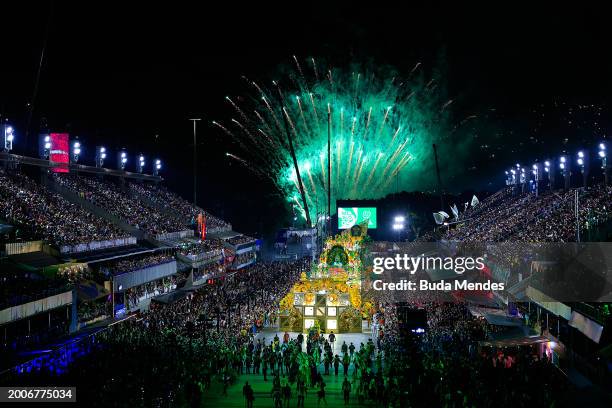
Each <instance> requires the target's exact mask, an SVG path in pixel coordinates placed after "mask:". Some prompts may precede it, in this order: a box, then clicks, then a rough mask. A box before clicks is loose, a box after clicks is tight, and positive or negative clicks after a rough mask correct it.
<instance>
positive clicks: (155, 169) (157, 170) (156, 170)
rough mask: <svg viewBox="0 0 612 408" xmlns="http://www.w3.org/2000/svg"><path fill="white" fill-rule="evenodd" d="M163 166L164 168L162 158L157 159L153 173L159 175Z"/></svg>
mask: <svg viewBox="0 0 612 408" xmlns="http://www.w3.org/2000/svg"><path fill="white" fill-rule="evenodd" d="M161 168H162V164H161V160H159V159H156V160H155V165H154V166H153V175H154V176H159V171H160V170H161Z"/></svg>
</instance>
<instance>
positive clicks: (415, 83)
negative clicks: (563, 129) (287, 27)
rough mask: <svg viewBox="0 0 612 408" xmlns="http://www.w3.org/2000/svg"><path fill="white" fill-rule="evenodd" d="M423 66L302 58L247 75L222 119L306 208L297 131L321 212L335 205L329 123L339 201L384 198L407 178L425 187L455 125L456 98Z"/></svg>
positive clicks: (312, 196) (260, 167) (250, 163)
mask: <svg viewBox="0 0 612 408" xmlns="http://www.w3.org/2000/svg"><path fill="white" fill-rule="evenodd" d="M419 65H420V64H417V65H416V66H415V68H414V69H413V70H412V71H411V72H410V73H409V74H408V75H406V76H405V77H401V76H400V75H399V74H398V73H397V72H395V71H394V70H393V69H389V68H384V69H374V68H372V67H364V66H352V67H351V68H350V69H348V70H343V69H337V68H336V69H331V68H323V67H322V66H319V65H318V63H317V62H316V61H315V60H314V59H309V60H307V61H306V62H305V63H302V64H300V63H299V62H298V60H297V59H296V58H295V57H294V66H295V68H293V69H284V71H283V74H282V75H281V77H282V80H277V81H272V83H271V84H269V85H268V86H264V85H261V84H260V83H257V82H255V81H252V80H249V79H247V78H244V77H243V79H244V80H245V81H246V83H247V87H248V88H249V92H248V94H247V96H237V97H226V99H227V102H228V103H229V104H230V105H231V107H232V108H233V110H234V112H235V117H234V118H232V119H231V120H230V121H229V122H227V123H220V122H216V121H215V122H213V124H214V125H215V126H217V127H218V128H220V129H221V130H222V131H223V132H225V133H226V134H227V135H229V136H231V137H232V138H233V139H234V141H235V142H236V143H237V144H238V146H239V148H240V149H241V150H242V153H239V155H235V154H230V153H228V156H230V157H231V158H233V159H235V160H238V161H239V162H241V163H242V164H243V165H245V166H247V167H248V168H250V169H251V170H252V171H254V172H256V173H257V174H259V175H261V176H264V177H270V178H272V180H273V181H274V183H275V185H276V186H277V187H278V189H279V191H281V192H282V193H283V195H284V196H285V197H286V198H287V200H288V201H290V202H292V203H294V204H295V205H296V206H297V207H298V208H300V209H301V211H302V215H305V214H304V209H303V205H302V200H301V199H300V194H299V189H298V180H297V176H296V171H295V167H294V164H293V161H292V158H291V155H290V153H289V149H288V143H287V140H288V139H287V132H291V136H292V138H293V143H294V148H295V153H296V157H297V160H298V165H299V170H300V176H301V179H302V182H303V185H304V189H305V194H306V199H307V202H308V208H309V211H310V213H311V214H310V215H311V218H312V219H314V218H315V216H316V214H318V213H323V212H325V211H326V206H327V204H326V203H327V180H328V172H329V170H328V143H327V141H328V129H329V131H330V133H331V166H330V167H331V173H330V174H331V196H332V206H335V201H336V199H368V198H371V199H375V198H380V197H384V196H385V195H387V194H389V193H391V192H393V191H395V188H396V185H395V184H396V183H395V182H396V181H397V180H401V181H402V188H404V189H410V188H423V186H424V185H426V182H425V180H427V182H429V180H431V179H432V177H431V175H430V174H429V173H430V172H431V170H432V166H431V161H432V160H431V154H432V153H431V151H432V150H431V144H432V142H433V141H434V140H436V141H439V140H442V139H444V135H445V134H447V133H448V131H447V129H448V115H449V113H448V111H449V105H451V103H452V100H448V99H447V98H445V95H444V89H443V88H444V87H443V86H441V85H440V79H439V78H436V77H434V78H426V77H425V74H424V73H422V71H421V70H420V69H419ZM283 116H284V117H283ZM285 120H286V121H287V126H286V125H285ZM244 155H247V156H248V160H245V159H243V158H241V157H240V156H242V157H247V156H244ZM334 211H335V208H332V213H333V212H334Z"/></svg>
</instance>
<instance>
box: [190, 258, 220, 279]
mask: <svg viewBox="0 0 612 408" xmlns="http://www.w3.org/2000/svg"><path fill="white" fill-rule="evenodd" d="M224 272H225V265H224V264H223V263H221V262H213V263H211V264H208V265H206V266H204V267H201V268H197V269H195V270H194V271H193V281H194V282H196V281H198V280H200V279H202V278H203V277H213V278H214V277H215V276H218V275H221V274H223V273H224Z"/></svg>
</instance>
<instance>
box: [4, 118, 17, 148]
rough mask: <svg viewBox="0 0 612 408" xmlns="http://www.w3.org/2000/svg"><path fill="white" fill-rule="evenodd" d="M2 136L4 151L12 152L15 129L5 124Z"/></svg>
mask: <svg viewBox="0 0 612 408" xmlns="http://www.w3.org/2000/svg"><path fill="white" fill-rule="evenodd" d="M2 133H3V134H4V151H6V152H10V151H11V150H13V141H14V140H15V129H13V127H12V126H11V125H8V124H5V125H4V126H3V132H2Z"/></svg>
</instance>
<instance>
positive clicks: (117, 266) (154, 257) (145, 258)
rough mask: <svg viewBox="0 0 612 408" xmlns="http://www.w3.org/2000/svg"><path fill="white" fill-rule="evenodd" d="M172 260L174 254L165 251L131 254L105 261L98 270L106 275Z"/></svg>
mask: <svg viewBox="0 0 612 408" xmlns="http://www.w3.org/2000/svg"><path fill="white" fill-rule="evenodd" d="M172 261H174V256H172V255H170V254H166V253H153V254H146V255H140V256H131V257H129V258H126V259H118V260H115V261H110V262H105V264H104V265H103V266H101V267H100V271H101V272H103V273H105V274H107V275H110V274H119V273H125V272H132V271H136V270H139V269H144V268H149V267H152V266H156V265H161V264H164V263H168V262H172Z"/></svg>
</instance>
